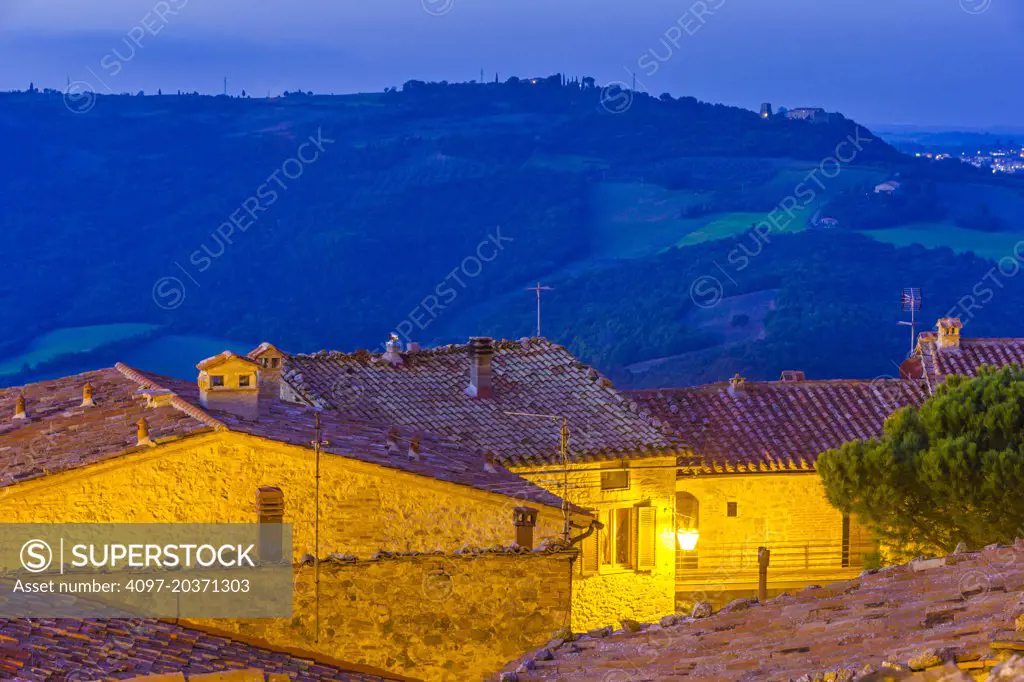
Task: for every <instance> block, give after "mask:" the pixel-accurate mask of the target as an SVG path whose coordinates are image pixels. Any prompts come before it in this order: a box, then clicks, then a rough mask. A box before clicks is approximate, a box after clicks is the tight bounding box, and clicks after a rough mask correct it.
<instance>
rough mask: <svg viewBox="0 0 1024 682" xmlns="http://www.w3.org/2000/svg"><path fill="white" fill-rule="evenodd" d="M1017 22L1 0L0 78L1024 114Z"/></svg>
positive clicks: (829, 9)
mask: <svg viewBox="0 0 1024 682" xmlns="http://www.w3.org/2000/svg"><path fill="white" fill-rule="evenodd" d="M168 10H169V11H168ZM160 14H163V19H161V18H160ZM701 14H703V16H698V15H701ZM147 26H148V28H146V27H147ZM1022 29H1024V3H1022V2H1020V0H898V1H897V0H856V1H854V0H828V1H826V2H823V1H822V0H776V2H764V0H703V1H702V2H697V3H694V2H692V0H682V1H676V2H668V1H666V0H646V1H642V2H625V1H623V0H618V1H612V0H514V1H513V0H364V1H362V2H354V1H353V0H290V1H289V2H264V1H257V2H253V1H252V0H161V1H157V0H103V1H102V2H99V3H86V2H82V0H0V89H24V88H25V87H27V86H28V84H29V82H34V83H35V84H36V86H38V87H54V88H59V89H63V88H64V87H65V84H66V82H67V79H68V78H70V79H71V80H72V81H84V82H86V83H89V84H90V85H91V86H92V87H93V88H94V89H95V90H96V91H97V92H100V93H103V92H107V91H108V89H109V90H114V91H118V92H122V91H132V92H137V91H138V90H145V91H146V92H147V93H150V92H155V91H156V90H157V88H162V89H163V90H164V91H165V92H168V91H170V92H173V91H175V90H178V89H182V90H189V91H191V90H199V91H200V92H208V93H218V92H220V91H221V90H222V88H223V78H224V77H225V76H227V77H228V79H229V88H230V90H231V91H232V92H235V93H237V92H239V91H240V90H241V89H243V88H244V89H246V90H247V91H248V93H249V94H250V95H266V94H267V92H268V91H269V92H271V93H273V94H280V92H281V91H283V90H296V89H303V90H313V91H315V92H334V93H347V92H359V91H379V90H382V89H383V88H384V87H386V86H392V85H395V86H397V85H401V84H402V83H403V82H404V81H406V80H409V79H420V80H444V79H446V80H452V81H463V80H471V79H477V78H479V74H480V70H481V69H483V70H484V73H485V77H486V78H487V79H493V78H494V75H495V72H497V73H498V74H499V75H500V77H501V79H502V80H504V79H505V78H507V77H508V76H510V75H518V76H535V75H544V74H550V73H555V72H565V73H567V74H570V75H580V76H582V75H590V76H593V77H595V78H596V79H597V81H598V82H599V83H606V82H609V81H615V80H621V81H626V82H629V81H630V79H631V77H630V75H629V74H630V73H631V72H635V73H636V76H637V80H638V89H641V90H644V89H646V90H648V91H649V92H651V93H652V94H655V95H657V94H660V93H662V92H670V93H672V94H674V95H692V96H695V97H698V98H700V99H703V100H707V101H712V102H722V103H726V104H734V105H738V106H744V107H747V108H754V109H756V108H757V107H758V105H759V103H760V102H762V101H770V102H772V103H773V105H775V106H776V107H778V106H780V105H782V106H788V107H794V106H823V107H825V108H827V109H829V110H835V111H841V112H843V113H844V114H846V115H847V116H850V117H852V118H855V119H857V120H859V121H862V122H865V123H868V124H875V125H878V124H914V125H920V126H947V127H960V128H969V127H970V128H982V127H989V126H1004V127H1014V128H1018V129H1019V128H1024V115H1022V114H1021V112H1024V90H1022V88H1021V87H1020V83H1019V79H1017V78H1015V76H1016V75H1017V74H1018V73H1019V72H1020V68H1021V66H1022V64H1024V41H1022V40H1021V39H1020V38H1021V35H1022ZM153 33H155V34H156V35H153ZM129 36H135V37H136V43H137V44H132V43H131V41H130V39H129ZM666 36H667V37H666ZM126 41H127V42H126ZM673 42H674V43H676V44H677V45H678V47H677V46H676V45H674V44H673ZM652 50H653V52H652ZM645 55H646V56H645Z"/></svg>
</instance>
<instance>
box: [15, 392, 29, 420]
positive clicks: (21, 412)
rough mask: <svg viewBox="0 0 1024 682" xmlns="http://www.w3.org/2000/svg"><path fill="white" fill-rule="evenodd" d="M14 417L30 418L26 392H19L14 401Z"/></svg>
mask: <svg viewBox="0 0 1024 682" xmlns="http://www.w3.org/2000/svg"><path fill="white" fill-rule="evenodd" d="M14 418H15V419H28V412H26V411H25V394H24V393H20V394H18V399H17V400H16V401H15V402H14Z"/></svg>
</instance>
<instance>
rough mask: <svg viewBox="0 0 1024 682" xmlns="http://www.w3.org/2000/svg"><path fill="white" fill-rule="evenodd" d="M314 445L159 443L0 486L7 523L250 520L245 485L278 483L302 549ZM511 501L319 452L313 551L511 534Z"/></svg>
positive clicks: (416, 547) (229, 439)
mask: <svg viewBox="0 0 1024 682" xmlns="http://www.w3.org/2000/svg"><path fill="white" fill-rule="evenodd" d="M314 466H315V462H314V457H313V454H312V453H311V452H310V451H309V450H306V449H303V448H299V447H295V446H290V445H284V444H281V443H277V442H274V441H268V440H264V439H259V438H253V437H251V436H247V435H244V434H238V433H223V432H222V433H214V434H208V435H201V436H195V437H191V438H186V439H183V440H181V441H179V442H176V443H168V444H163V445H160V446H159V447H157V448H153V449H150V450H146V451H144V452H141V453H138V454H131V455H125V456H122V457H117V458H114V459H111V460H110V461H108V462H104V463H100V464H95V465H91V466H89V467H85V468H83V469H77V470H72V471H68V472H64V473H58V474H52V475H50V476H46V477H44V478H41V479H36V480H32V481H26V482H25V483H21V484H18V485H15V486H10V487H8V488H4V489H2V490H0V515H2V517H3V518H4V520H5V521H6V522H8V523H46V522H58V523H255V522H256V520H257V518H256V491H257V489H258V488H260V487H261V486H276V487H279V488H281V489H282V490H283V492H284V501H285V514H284V521H285V523H290V524H293V555H294V558H295V559H296V560H298V559H299V558H300V557H301V556H302V555H303V554H306V553H310V554H313V553H315V552H314V547H313V544H314V543H313V532H314V518H315V513H314V511H315V499H314V495H313V490H314V482H315V481H314ZM521 504H523V502H522V501H521V500H517V499H515V498H511V497H506V496H503V495H497V494H494V493H488V492H484V491H480V490H476V489H474V488H470V487H468V486H462V485H456V484H454V483H448V482H444V481H439V480H437V479H432V478H427V477H424V476H417V475H414V474H410V473H407V472H403V471H399V470H397V469H387V468H384V467H380V466H376V465H373V464H368V463H365V462H359V461H355V460H352V459H347V458H344V457H339V456H335V455H330V454H324V455H322V458H321V479H320V512H321V513H320V551H319V553H318V554H319V555H320V556H326V555H327V554H330V553H332V552H337V553H341V554H354V555H356V556H359V557H369V556H370V555H371V554H373V553H374V552H376V551H378V550H380V549H383V550H387V551H396V552H409V551H415V552H429V551H434V550H444V551H454V550H456V549H459V548H461V547H463V546H466V545H471V546H477V547H492V546H495V545H502V546H506V545H510V544H512V543H513V542H514V540H515V527H514V526H513V524H512V509H513V508H514V507H515V506H517V505H521ZM532 506H534V507H535V508H538V509H540V514H539V515H538V520H537V528H536V530H535V537H536V538H537V541H538V543H539V540H540V539H541V538H544V537H557V536H558V535H559V534H560V532H561V529H562V516H561V512H560V510H558V509H555V508H553V507H543V506H538V505H532Z"/></svg>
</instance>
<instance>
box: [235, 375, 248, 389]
mask: <svg viewBox="0 0 1024 682" xmlns="http://www.w3.org/2000/svg"><path fill="white" fill-rule="evenodd" d="M248 385H249V375H248V374H243V375H241V376H240V377H238V386H239V387H240V388H246V387H247V386H248Z"/></svg>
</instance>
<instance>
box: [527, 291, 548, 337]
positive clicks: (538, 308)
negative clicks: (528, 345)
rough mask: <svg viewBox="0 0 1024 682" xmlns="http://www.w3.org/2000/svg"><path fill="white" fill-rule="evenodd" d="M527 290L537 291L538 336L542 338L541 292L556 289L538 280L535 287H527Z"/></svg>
mask: <svg viewBox="0 0 1024 682" xmlns="http://www.w3.org/2000/svg"><path fill="white" fill-rule="evenodd" d="M526 290H527V291H536V292H537V338H538V339H539V338H540V292H542V291H554V289H553V288H552V287H546V286H541V285H540V282H537V286H535V287H527V288H526Z"/></svg>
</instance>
